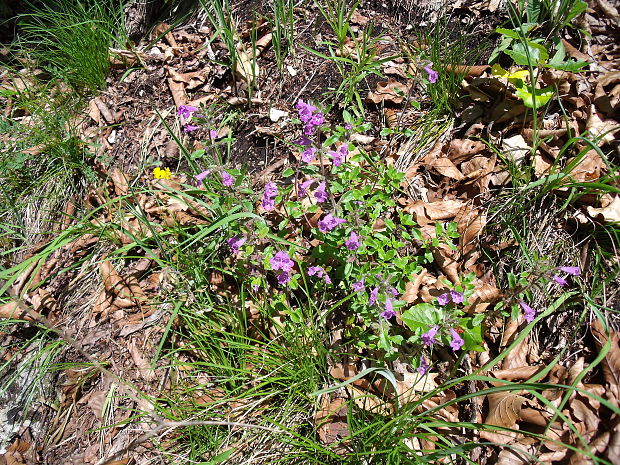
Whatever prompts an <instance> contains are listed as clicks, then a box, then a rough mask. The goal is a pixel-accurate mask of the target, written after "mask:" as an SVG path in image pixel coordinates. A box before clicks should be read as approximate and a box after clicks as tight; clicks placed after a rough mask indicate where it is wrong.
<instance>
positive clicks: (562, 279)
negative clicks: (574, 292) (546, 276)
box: [551, 274, 568, 286]
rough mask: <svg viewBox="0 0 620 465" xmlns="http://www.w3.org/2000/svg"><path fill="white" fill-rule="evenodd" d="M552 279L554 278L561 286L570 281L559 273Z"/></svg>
mask: <svg viewBox="0 0 620 465" xmlns="http://www.w3.org/2000/svg"><path fill="white" fill-rule="evenodd" d="M551 279H553V280H554V281H555V282H556V283H558V284H559V285H560V286H566V285H568V282H567V281H566V280H565V279H564V278H562V277H560V276H558V275H557V274H556V275H555V276H554V277H553V278H551Z"/></svg>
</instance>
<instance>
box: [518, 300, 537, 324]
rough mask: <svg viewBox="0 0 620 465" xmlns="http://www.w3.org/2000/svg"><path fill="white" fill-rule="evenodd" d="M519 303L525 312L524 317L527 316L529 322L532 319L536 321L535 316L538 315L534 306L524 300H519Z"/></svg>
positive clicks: (526, 319)
mask: <svg viewBox="0 0 620 465" xmlns="http://www.w3.org/2000/svg"><path fill="white" fill-rule="evenodd" d="M519 305H520V306H521V308H522V309H523V312H524V315H523V317H524V318H525V321H527V322H528V323H531V322H532V321H534V318H535V317H536V310H534V309H533V308H532V307H530V306H529V305H528V304H526V303H525V302H523V301H521V302H519Z"/></svg>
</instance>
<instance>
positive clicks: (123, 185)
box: [110, 167, 129, 195]
mask: <svg viewBox="0 0 620 465" xmlns="http://www.w3.org/2000/svg"><path fill="white" fill-rule="evenodd" d="M110 178H112V182H113V183H114V193H115V194H116V195H127V192H129V183H128V182H127V175H126V174H125V173H123V172H122V171H121V170H120V169H119V168H117V167H115V168H113V169H112V171H111V172H110Z"/></svg>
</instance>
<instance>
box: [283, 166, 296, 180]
mask: <svg viewBox="0 0 620 465" xmlns="http://www.w3.org/2000/svg"><path fill="white" fill-rule="evenodd" d="M293 174H295V170H294V169H293V168H286V169H285V170H284V171H282V177H283V178H288V177H289V176H293Z"/></svg>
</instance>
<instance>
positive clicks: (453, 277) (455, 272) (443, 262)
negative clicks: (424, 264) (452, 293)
mask: <svg viewBox="0 0 620 465" xmlns="http://www.w3.org/2000/svg"><path fill="white" fill-rule="evenodd" d="M433 257H434V258H435V262H436V263H437V265H438V266H439V268H441V270H442V271H443V272H444V273H445V274H446V276H447V277H448V279H449V280H450V281H452V283H453V284H455V285H459V284H461V279H460V277H459V258H460V254H459V253H458V251H455V250H452V249H451V248H450V247H449V246H448V245H447V244H439V246H437V247H435V248H434V249H433Z"/></svg>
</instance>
